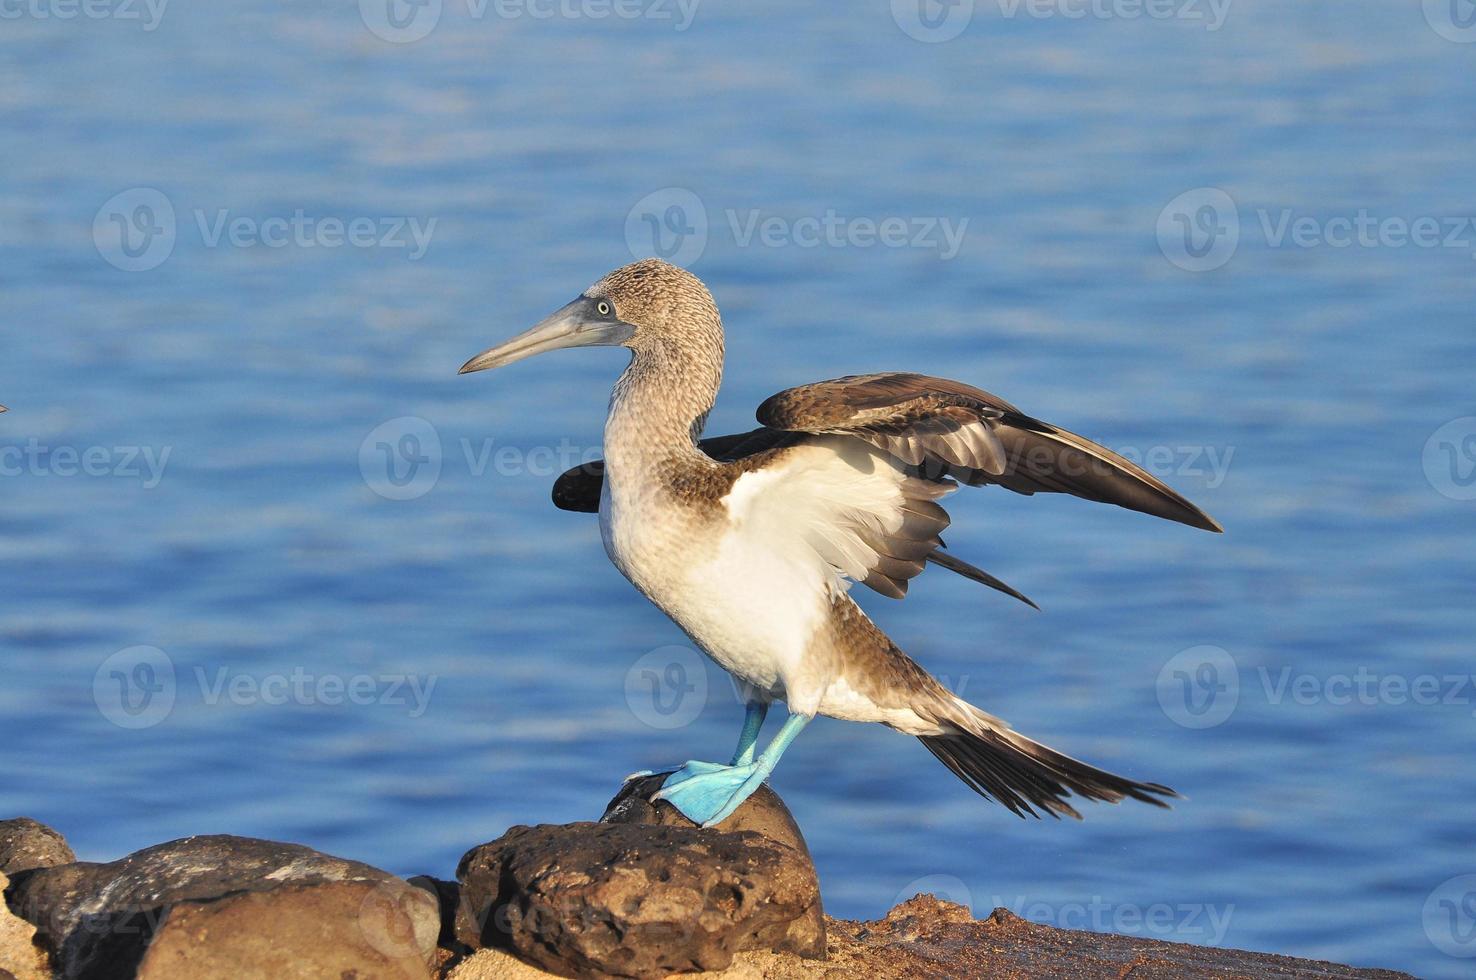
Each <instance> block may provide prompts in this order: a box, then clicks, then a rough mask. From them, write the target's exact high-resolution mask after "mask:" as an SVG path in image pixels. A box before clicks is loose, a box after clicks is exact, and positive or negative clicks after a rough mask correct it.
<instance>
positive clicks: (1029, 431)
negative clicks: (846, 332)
mask: <svg viewBox="0 0 1476 980" xmlns="http://www.w3.org/2000/svg"><path fill="white" fill-rule="evenodd" d="M758 420H759V421H760V422H762V423H763V424H764V425H765V426H767V427H769V428H772V429H779V430H782V431H785V432H811V433H827V434H848V435H853V436H856V437H857V438H861V439H865V440H866V441H867V442H869V443H871V444H872V445H874V446H876V447H877V448H878V449H881V450H883V451H885V452H887V453H890V454H891V455H893V456H895V457H896V458H897V459H899V460H901V461H902V462H904V463H906V464H907V465H909V466H912V467H916V468H918V469H919V471H920V473H921V474H922V475H923V476H925V477H932V478H937V479H942V478H947V477H952V478H954V479H957V480H958V481H959V482H961V483H967V484H969V485H970V486H981V485H983V484H989V483H994V484H998V485H1000V486H1002V487H1004V488H1005V489H1007V490H1013V491H1014V492H1016V493H1022V494H1034V493H1068V494H1071V495H1073V496H1077V497H1082V498H1085V499H1087V500H1095V501H1100V502H1102V503H1109V504H1116V505H1117V506H1119V507H1126V508H1127V509H1129V510H1136V511H1140V512H1142V513H1145V514H1151V515H1153V516H1155V517H1162V518H1165V519H1167V520H1171V521H1178V522H1179V523H1181V524H1188V525H1189V526H1191V527H1198V528H1203V529H1205V530H1208V531H1219V530H1221V528H1220V525H1219V524H1217V523H1216V522H1215V520H1214V519H1213V518H1211V517H1210V516H1209V515H1208V514H1206V513H1204V512H1203V511H1202V510H1200V509H1199V508H1198V507H1195V506H1194V505H1193V504H1191V503H1190V502H1189V501H1188V500H1186V499H1184V497H1182V496H1180V495H1179V494H1178V493H1176V492H1175V491H1174V490H1172V489H1171V488H1170V487H1169V486H1168V485H1167V484H1165V483H1164V482H1163V481H1162V480H1159V479H1158V478H1157V477H1155V476H1153V475H1152V474H1151V473H1149V472H1148V471H1146V470H1144V469H1143V468H1142V467H1140V466H1138V465H1137V464H1135V463H1132V462H1130V461H1128V460H1126V459H1124V458H1123V457H1122V456H1119V455H1118V454H1117V453H1114V452H1113V451H1112V450H1110V449H1108V448H1106V447H1105V446H1099V445H1097V444H1096V443H1094V442H1092V441H1091V440H1089V439H1085V438H1083V437H1081V436H1079V435H1077V434H1076V433H1074V432H1068V431H1067V430H1065V429H1062V428H1060V427H1058V426H1054V425H1050V424H1049V423H1046V422H1042V421H1041V420H1039V419H1036V418H1032V417H1031V416H1029V415H1026V414H1025V413H1023V412H1021V411H1020V410H1019V409H1018V408H1016V407H1015V406H1014V405H1011V404H1010V403H1009V402H1007V401H1005V400H1004V399H1002V398H999V397H998V396H996V395H991V394H990V393H989V392H987V391H983V390H981V389H979V388H975V387H972V386H971V385H966V384H962V383H960V382H957V381H950V380H948V379H946V378H931V377H928V376H926V375H921V374H901V373H892V374H864V375H852V376H849V377H845V378H837V379H835V380H834V381H821V382H818V383H816V384H810V385H801V386H800V387H798V388H790V389H788V390H786V391H781V392H779V393H778V394H777V395H774V396H772V397H770V398H769V399H768V400H767V401H765V402H764V403H763V404H762V405H760V406H759V409H758Z"/></svg>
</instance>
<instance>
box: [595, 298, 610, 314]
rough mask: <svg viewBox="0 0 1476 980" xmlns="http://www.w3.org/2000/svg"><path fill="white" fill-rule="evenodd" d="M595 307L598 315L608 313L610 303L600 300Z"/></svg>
mask: <svg viewBox="0 0 1476 980" xmlns="http://www.w3.org/2000/svg"><path fill="white" fill-rule="evenodd" d="M595 309H596V310H599V311H600V316H609V315H610V304H609V303H606V302H605V301H604V300H600V301H599V303H598V305H596V306H595Z"/></svg>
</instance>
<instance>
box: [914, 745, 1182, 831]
mask: <svg viewBox="0 0 1476 980" xmlns="http://www.w3.org/2000/svg"><path fill="white" fill-rule="evenodd" d="M919 741H921V742H922V743H923V746H924V747H925V748H926V749H927V750H928V751H929V752H931V753H933V755H935V756H937V757H938V759H939V761H941V762H942V763H943V764H944V765H945V766H947V767H948V768H949V769H950V770H951V771H952V772H953V774H954V775H955V776H957V777H958V778H959V779H962V780H963V781H964V782H965V783H967V784H968V785H969V787H970V788H971V789H973V790H974V792H976V793H978V794H979V795H980V796H983V797H984V798H985V799H992V800H995V801H996V802H998V803H1001V804H1003V805H1004V806H1005V807H1006V808H1007V809H1009V811H1010V812H1011V813H1013V814H1015V815H1016V816H1018V817H1025V816H1027V815H1029V816H1032V817H1039V816H1040V813H1038V812H1037V809H1039V810H1043V811H1045V812H1046V813H1049V814H1050V815H1051V816H1053V817H1058V818H1059V817H1062V816H1068V817H1075V818H1076V819H1078V820H1080V819H1081V814H1080V813H1078V812H1077V811H1076V809H1075V808H1074V807H1073V806H1071V804H1069V803H1067V802H1066V798H1067V797H1068V796H1070V795H1072V794H1075V795H1077V796H1080V797H1082V798H1083V799H1088V800H1103V801H1105V802H1108V803H1117V802H1119V801H1121V800H1123V799H1125V798H1128V797H1131V798H1132V799H1135V800H1139V801H1141V802H1143V803H1151V804H1152V805H1154V806H1157V807H1165V808H1167V806H1168V804H1167V803H1165V802H1164V801H1163V800H1162V799H1160V797H1177V796H1178V795H1179V794H1178V793H1175V792H1174V791H1173V790H1171V789H1169V788H1168V787H1167V786H1160V785H1159V784H1158V783H1140V782H1137V781H1135V780H1131V779H1127V778H1125V777H1123V776H1117V775H1114V774H1113V773H1110V772H1106V771H1105V770H1102V769H1098V768H1096V767H1095V766H1089V765H1087V764H1086V763H1085V762H1080V761H1078V760H1076V759H1073V758H1071V757H1070V756H1066V755H1062V754H1061V753H1060V752H1057V751H1056V750H1055V749H1051V748H1047V747H1046V746H1044V745H1041V744H1040V743H1039V742H1035V741H1032V740H1031V739H1028V738H1026V737H1025V736H1024V735H1021V734H1020V733H1019V732H1015V731H1011V730H1010V729H1008V728H1005V729H999V728H994V727H987V726H986V727H982V728H981V729H980V730H979V731H978V732H977V733H975V732H966V731H963V730H962V729H957V730H955V731H953V732H950V733H949V734H946V735H922V736H919Z"/></svg>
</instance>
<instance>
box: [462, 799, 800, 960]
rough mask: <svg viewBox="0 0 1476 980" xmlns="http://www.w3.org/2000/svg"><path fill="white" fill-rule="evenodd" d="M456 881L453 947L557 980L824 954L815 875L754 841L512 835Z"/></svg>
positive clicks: (481, 850)
mask: <svg viewBox="0 0 1476 980" xmlns="http://www.w3.org/2000/svg"><path fill="white" fill-rule="evenodd" d="M456 877H457V878H458V880H460V882H461V907H460V909H459V910H458V914H457V928H456V934H457V938H458V939H460V940H461V941H462V942H463V943H465V944H466V945H468V946H470V947H473V948H477V947H482V946H495V947H499V948H503V949H509V950H512V951H513V952H515V953H517V954H518V955H519V956H520V957H522V958H523V959H524V960H527V961H528V962H530V963H533V964H535V965H537V966H539V967H541V968H543V969H546V970H550V971H552V972H555V973H560V974H563V975H565V976H580V977H664V976H666V975H667V974H670V973H676V972H682V971H691V970H716V969H723V968H725V967H727V966H728V965H729V964H730V963H731V962H732V959H733V956H734V954H735V953H737V952H739V951H740V950H744V949H777V950H783V951H787V952H793V953H798V954H801V955H804V956H823V955H824V950H825V946H824V938H823V936H822V935H820V934H819V933H817V931H816V929H815V928H814V925H813V916H812V915H811V910H812V909H813V908H814V907H815V906H816V905H817V904H818V902H819V891H818V890H817V889H816V887H815V873H814V868H813V866H812V865H811V864H810V862H809V860H808V859H807V858H805V856H804V855H802V854H800V853H799V852H798V851H796V850H795V849H794V848H792V847H789V846H787V845H785V844H780V843H778V842H776V841H772V840H769V839H767V838H764V837H762V836H760V835H758V834H756V833H753V832H752V831H742V832H739V833H724V832H722V831H719V830H700V829H696V828H691V827H669V826H647V825H641V824H618V823H616V824H611V823H599V824H596V823H575V824H566V825H562V826H550V825H544V826H539V827H513V828H512V829H511V830H509V831H508V832H507V833H506V834H504V835H503V836H502V837H501V838H499V839H498V840H496V841H493V842H492V843H490V844H483V845H482V846H481V847H477V848H474V849H472V850H471V851H468V852H467V854H466V855H465V856H464V857H463V858H462V859H461V863H460V865H459V866H458V868H457V872H456Z"/></svg>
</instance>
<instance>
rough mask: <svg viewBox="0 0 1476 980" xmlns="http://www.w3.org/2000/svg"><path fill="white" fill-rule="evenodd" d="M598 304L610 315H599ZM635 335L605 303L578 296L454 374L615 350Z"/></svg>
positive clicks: (483, 353) (486, 351)
mask: <svg viewBox="0 0 1476 980" xmlns="http://www.w3.org/2000/svg"><path fill="white" fill-rule="evenodd" d="M601 303H604V305H605V309H606V310H608V311H609V312H607V313H601V312H600V305H601ZM634 333H635V327H633V326H631V325H630V324H628V323H626V322H624V321H623V320H620V319H619V318H618V317H616V316H615V309H614V307H613V306H611V305H610V304H609V303H608V301H601V300H593V299H590V298H589V297H588V296H581V297H579V298H578V299H576V300H575V301H574V302H572V303H570V304H569V305H568V306H565V307H563V308H561V309H558V310H555V311H554V312H553V313H550V314H549V315H548V316H546V317H544V318H543V319H542V320H541V321H539V323H538V324H537V325H536V326H534V327H533V328H532V329H531V330H526V331H524V332H523V333H520V334H518V335H517V336H516V337H514V338H512V339H511V340H507V341H504V342H502V343H500V344H498V345H497V346H496V347H489V348H487V349H486V350H484V351H482V353H480V354H478V355H477V356H476V357H473V358H472V359H471V360H469V361H467V362H466V363H465V364H463V365H461V370H460V371H458V372H457V373H458V374H470V373H471V372H473V371H485V370H487V369H488V368H495V367H502V366H503V365H505V364H511V363H512V362H514V361H521V360H522V359H523V358H525V357H532V356H533V355H534V354H542V353H543V352H544V351H550V350H560V349H561V348H565V347H618V346H620V345H621V344H623V343H625V342H626V341H627V340H629V339H630V338H631V335H632V334H634Z"/></svg>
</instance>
